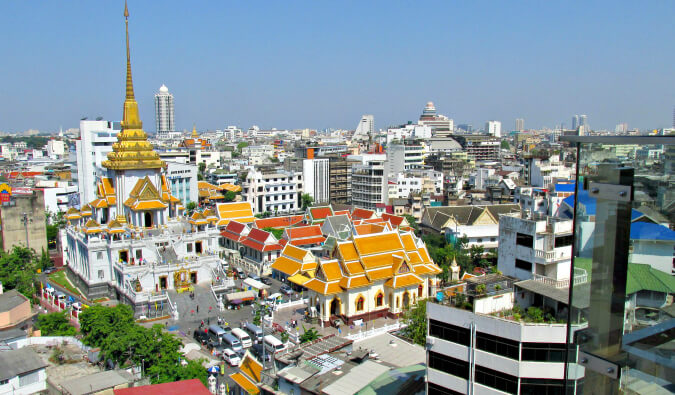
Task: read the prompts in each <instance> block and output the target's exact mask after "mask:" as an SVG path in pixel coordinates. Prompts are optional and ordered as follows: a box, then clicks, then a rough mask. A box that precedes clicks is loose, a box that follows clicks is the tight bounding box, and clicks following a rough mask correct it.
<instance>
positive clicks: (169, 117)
mask: <svg viewBox="0 0 675 395" xmlns="http://www.w3.org/2000/svg"><path fill="white" fill-rule="evenodd" d="M155 130H156V131H157V137H159V138H162V137H163V136H165V135H167V134H168V133H170V132H173V131H175V130H176V124H175V123H174V108H173V95H172V94H171V93H169V88H167V87H166V85H162V86H161V87H160V88H159V92H157V93H155Z"/></svg>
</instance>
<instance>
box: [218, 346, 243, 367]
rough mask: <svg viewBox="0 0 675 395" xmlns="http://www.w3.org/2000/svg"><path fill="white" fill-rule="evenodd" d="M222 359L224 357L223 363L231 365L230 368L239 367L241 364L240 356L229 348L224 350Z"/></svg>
mask: <svg viewBox="0 0 675 395" xmlns="http://www.w3.org/2000/svg"><path fill="white" fill-rule="evenodd" d="M222 357H223V361H225V362H227V363H229V364H230V366H237V365H239V363H240V362H241V358H239V354H237V353H236V352H234V351H232V350H230V349H229V348H225V349H223V351H222Z"/></svg>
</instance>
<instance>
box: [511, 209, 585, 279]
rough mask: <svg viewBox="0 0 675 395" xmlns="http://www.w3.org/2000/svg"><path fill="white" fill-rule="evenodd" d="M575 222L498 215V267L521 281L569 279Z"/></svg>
mask: <svg viewBox="0 0 675 395" xmlns="http://www.w3.org/2000/svg"><path fill="white" fill-rule="evenodd" d="M572 242H573V236H572V221H571V220H567V219H561V218H556V217H546V216H534V217H532V218H531V219H528V218H521V217H520V215H517V216H511V215H502V216H500V217H499V265H498V268H499V270H500V271H501V272H502V273H504V274H505V275H507V276H511V277H515V278H518V279H521V280H529V279H537V278H541V277H546V278H549V279H552V280H553V281H562V280H569V277H570V268H571V263H572Z"/></svg>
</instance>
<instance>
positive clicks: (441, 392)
mask: <svg viewBox="0 0 675 395" xmlns="http://www.w3.org/2000/svg"><path fill="white" fill-rule="evenodd" d="M427 393H428V394H429V395H461V394H462V393H461V392H457V391H453V390H451V389H448V388H445V387H442V386H440V385H438V384H436V383H429V392H427Z"/></svg>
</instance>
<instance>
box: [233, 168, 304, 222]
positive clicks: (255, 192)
mask: <svg viewBox="0 0 675 395" xmlns="http://www.w3.org/2000/svg"><path fill="white" fill-rule="evenodd" d="M303 190H304V189H303V180H302V172H292V171H283V170H278V169H270V170H264V171H263V170H254V171H250V172H249V173H248V174H247V175H246V181H244V183H243V185H242V198H243V200H244V201H247V202H251V203H252V204H253V212H254V214H258V213H264V212H271V213H277V212H279V213H288V212H294V211H297V210H299V209H300V208H301V207H302V201H301V195H302V191H303Z"/></svg>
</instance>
